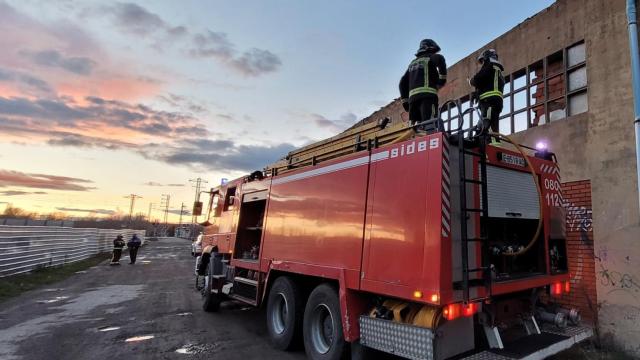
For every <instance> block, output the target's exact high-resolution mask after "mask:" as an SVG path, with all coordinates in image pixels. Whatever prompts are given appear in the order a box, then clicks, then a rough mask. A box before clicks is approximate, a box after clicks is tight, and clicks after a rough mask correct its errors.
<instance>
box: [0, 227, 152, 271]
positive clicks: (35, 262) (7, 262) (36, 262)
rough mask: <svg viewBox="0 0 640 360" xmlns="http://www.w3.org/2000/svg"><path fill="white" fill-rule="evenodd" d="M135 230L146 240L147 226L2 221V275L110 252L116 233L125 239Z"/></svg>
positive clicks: (66, 262)
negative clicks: (100, 226) (99, 226)
mask: <svg viewBox="0 0 640 360" xmlns="http://www.w3.org/2000/svg"><path fill="white" fill-rule="evenodd" d="M133 234H137V235H138V237H139V238H140V239H142V242H143V244H144V242H145V231H144V230H131V229H119V230H116V229H82V228H71V227H51V226H11V225H0V277H5V276H9V275H15V274H21V273H26V272H29V271H32V270H35V269H39V268H43V267H49V266H58V265H64V264H69V263H72V262H76V261H80V260H84V259H87V258H89V257H91V256H93V255H95V254H98V253H102V252H109V251H111V250H112V248H113V239H115V237H116V236H117V235H122V236H123V237H124V239H125V242H126V241H128V240H129V239H130V238H131V237H132V236H133Z"/></svg>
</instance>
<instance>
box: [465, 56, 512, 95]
mask: <svg viewBox="0 0 640 360" xmlns="http://www.w3.org/2000/svg"><path fill="white" fill-rule="evenodd" d="M502 71H504V67H502V64H500V63H499V62H497V61H493V60H492V61H485V62H484V63H483V64H482V67H481V68H480V71H478V73H477V74H476V75H475V76H474V77H473V78H472V79H471V80H470V81H469V82H470V83H471V85H472V86H475V88H476V93H477V94H478V98H479V99H480V100H485V99H487V98H490V97H494V96H496V97H500V99H502V91H504V76H502Z"/></svg>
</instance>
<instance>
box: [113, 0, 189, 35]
mask: <svg viewBox="0 0 640 360" xmlns="http://www.w3.org/2000/svg"><path fill="white" fill-rule="evenodd" d="M104 9H106V10H107V12H108V13H110V14H111V15H112V17H113V19H114V21H115V23H116V25H117V26H119V27H120V29H122V30H123V31H125V32H129V33H133V34H136V35H143V36H147V35H151V34H153V33H154V32H157V31H164V32H166V33H167V34H168V35H172V36H183V35H186V34H187V32H188V30H187V28H186V27H184V26H171V25H169V24H168V23H167V22H166V21H164V20H163V19H162V18H160V16H158V15H157V14H154V13H152V12H150V11H148V10H147V9H145V8H143V7H142V6H140V5H138V4H134V3H116V4H115V5H113V6H110V7H106V8H104Z"/></svg>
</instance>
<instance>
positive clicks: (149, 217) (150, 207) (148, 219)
mask: <svg viewBox="0 0 640 360" xmlns="http://www.w3.org/2000/svg"><path fill="white" fill-rule="evenodd" d="M152 209H153V203H152V202H150V203H149V213H148V214H147V221H148V222H151V210H152Z"/></svg>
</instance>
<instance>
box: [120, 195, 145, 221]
mask: <svg viewBox="0 0 640 360" xmlns="http://www.w3.org/2000/svg"><path fill="white" fill-rule="evenodd" d="M124 198H125V199H131V202H130V204H129V222H131V220H133V207H134V205H135V203H136V199H142V196H140V195H136V194H131V195H129V196H125V197H124Z"/></svg>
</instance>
